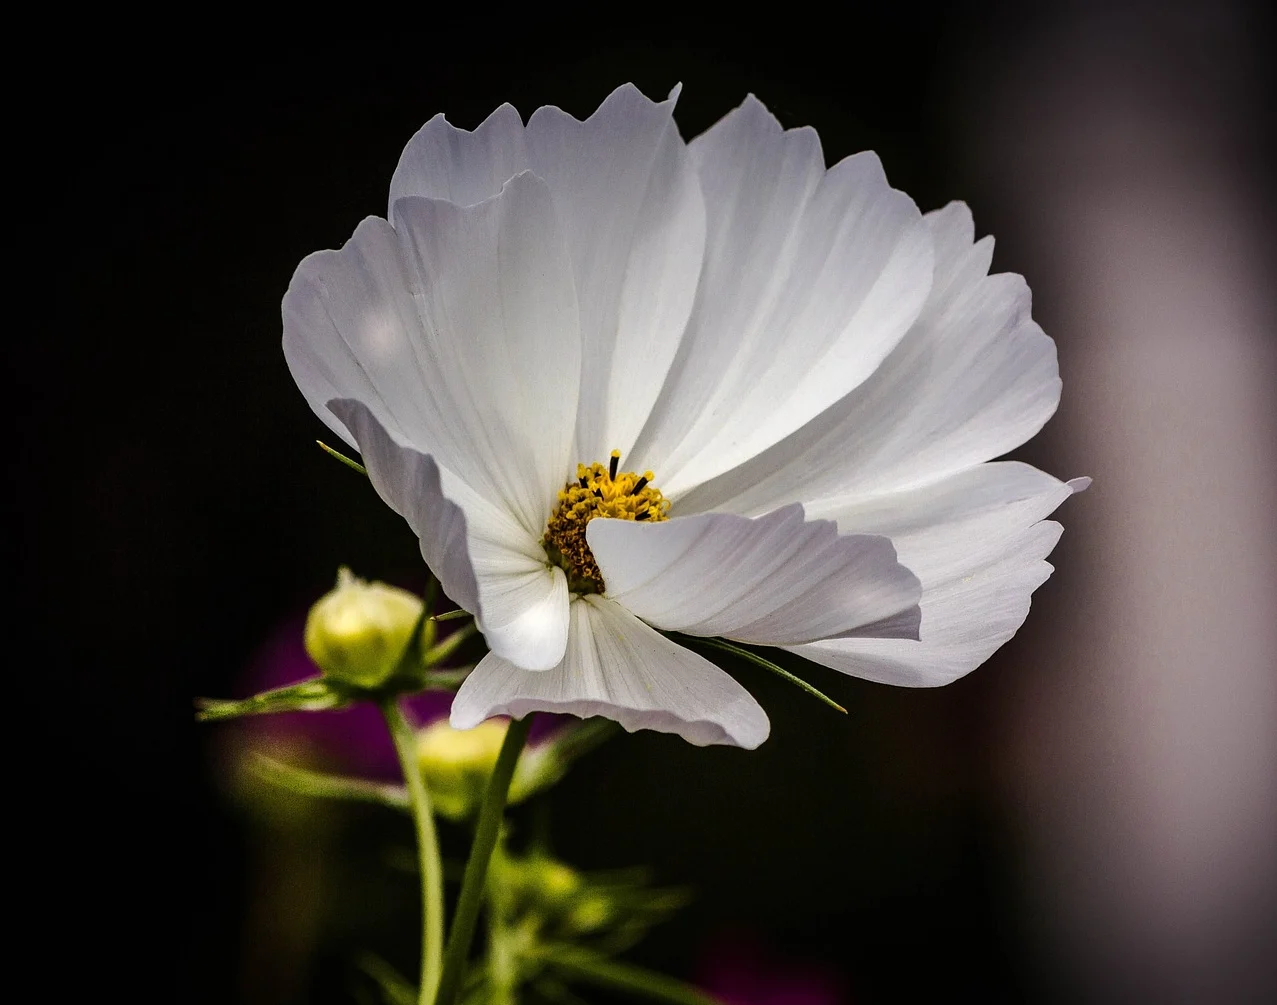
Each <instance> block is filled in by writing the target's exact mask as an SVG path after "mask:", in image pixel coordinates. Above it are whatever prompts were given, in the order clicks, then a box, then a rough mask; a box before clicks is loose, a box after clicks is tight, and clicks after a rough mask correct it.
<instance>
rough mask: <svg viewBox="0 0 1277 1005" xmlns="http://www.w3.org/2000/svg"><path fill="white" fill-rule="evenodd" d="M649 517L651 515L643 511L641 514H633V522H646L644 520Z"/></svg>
mask: <svg viewBox="0 0 1277 1005" xmlns="http://www.w3.org/2000/svg"><path fill="white" fill-rule="evenodd" d="M651 515H652V514H651V513H649V512H648V511H647V510H644V511H643V512H642V513H635V514H634V519H635V520H646V519H647V518H648V517H650V516H651Z"/></svg>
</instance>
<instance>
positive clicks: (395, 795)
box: [252, 754, 408, 810]
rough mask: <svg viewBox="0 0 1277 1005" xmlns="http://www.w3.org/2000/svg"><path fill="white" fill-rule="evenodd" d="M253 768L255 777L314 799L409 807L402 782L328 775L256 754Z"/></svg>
mask: <svg viewBox="0 0 1277 1005" xmlns="http://www.w3.org/2000/svg"><path fill="white" fill-rule="evenodd" d="M252 770H253V773H254V774H255V775H257V777H259V778H261V779H263V780H264V781H267V782H270V783H271V784H272V785H277V786H279V787H280V788H281V789H287V790H288V791H289V792H296V793H297V794H298V795H303V796H311V797H313V798H315V799H343V800H348V801H353V802H359V803H375V804H377V805H378V806H389V807H391V808H392V809H396V810H406V809H408V790H407V789H405V788H404V787H403V786H402V785H391V784H388V783H384V782H370V781H368V780H366V779H363V778H349V777H345V776H342V775H329V774H325V773H324V772H322V771H310V770H308V769H306V768H299V767H297V766H296V765H292V764H287V763H285V762H284V761H277V760H276V759H275V758H273V757H267V756H266V755H265V754H257V755H255V756H254V757H253V760H252Z"/></svg>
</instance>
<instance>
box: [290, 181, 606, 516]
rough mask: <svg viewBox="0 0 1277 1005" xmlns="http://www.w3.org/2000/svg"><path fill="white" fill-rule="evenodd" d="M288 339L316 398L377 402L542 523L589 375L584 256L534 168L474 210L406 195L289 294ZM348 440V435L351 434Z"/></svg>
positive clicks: (565, 470)
mask: <svg viewBox="0 0 1277 1005" xmlns="http://www.w3.org/2000/svg"><path fill="white" fill-rule="evenodd" d="M284 352H285V356H286V358H287V360H288V364H289V368H290V369H291V370H292V373H293V377H294V379H296V381H297V383H298V385H299V387H301V389H302V392H303V393H304V394H305V395H306V397H307V400H308V401H309V402H310V404H311V407H312V408H314V409H315V411H316V413H317V414H319V415H320V417H321V418H323V419H324V420H325V421H327V422H328V423H329V425H331V426H333V428H334V429H336V430H337V431H338V432H339V433H340V434H341V435H342V436H343V437H346V436H347V434H346V432H345V430H344V427H342V426H341V424H340V423H339V422H337V421H336V420H335V419H334V418H333V416H332V415H331V413H329V412H328V410H327V408H326V407H325V406H326V404H327V402H328V401H330V400H332V399H334V398H353V399H356V400H359V401H363V402H364V403H365V404H367V405H368V406H369V408H370V409H371V411H372V412H373V414H374V415H375V416H376V417H377V419H378V421H380V422H381V423H382V424H383V425H385V426H386V428H387V429H388V430H389V431H390V432H391V433H393V434H395V435H396V436H398V437H399V438H401V439H402V441H403V442H406V443H409V444H411V445H412V446H413V447H415V448H417V449H418V450H419V451H421V452H422V453H426V454H429V455H431V456H432V457H434V459H435V460H436V462H437V463H438V464H439V465H440V466H441V467H443V468H446V469H447V470H449V471H451V472H453V473H455V474H456V475H457V476H458V477H459V478H461V480H462V481H464V482H465V483H466V485H468V486H469V487H470V488H472V489H473V490H474V491H475V492H476V493H478V494H479V495H480V496H482V497H483V498H484V499H486V500H488V501H490V502H492V503H494V504H496V505H499V506H500V507H502V508H504V509H505V510H506V511H507V512H508V513H510V514H511V515H513V516H514V517H515V519H516V520H517V521H518V522H519V523H520V525H521V526H522V527H523V528H524V531H525V532H526V534H527V535H529V536H531V537H533V538H535V537H539V536H540V534H541V532H542V531H543V529H544V526H545V520H546V517H547V516H548V514H549V512H550V509H551V507H552V506H553V503H554V500H555V494H556V492H557V491H558V490H559V489H560V488H561V487H562V485H563V482H564V480H565V479H566V477H567V476H568V474H569V470H570V463H571V454H572V436H573V427H574V424H575V419H576V403H577V401H576V399H577V390H578V384H579V378H580V354H581V345H580V332H579V329H578V325H577V312H576V298H575V292H574V289H573V285H572V269H571V264H570V262H569V260H568V256H567V252H566V250H565V248H564V245H563V242H562V240H561V239H560V237H559V234H558V228H557V224H556V222H555V216H554V207H553V203H552V202H551V199H550V194H549V191H548V190H547V189H546V187H545V184H544V183H543V182H541V181H539V180H538V179H536V178H535V177H533V176H532V175H530V174H526V173H525V174H521V175H518V176H516V177H515V178H513V179H512V180H511V181H510V182H508V183H507V184H506V186H505V187H504V188H503V189H502V191H501V194H500V195H499V196H497V197H495V198H493V199H490V200H488V201H486V202H483V203H479V204H478V205H475V206H471V207H468V208H460V207H458V206H456V205H454V204H452V203H448V202H439V201H433V200H428V199H423V198H419V197H406V198H401V199H399V200H397V201H396V203H395V213H394V219H393V227H392V226H391V225H390V224H388V223H386V222H385V221H382V220H366V221H364V223H362V224H361V225H360V226H359V228H358V229H357V230H356V232H355V236H354V237H353V238H352V239H351V240H350V241H349V242H348V243H347V244H346V245H345V247H343V248H342V249H341V250H340V251H327V252H320V253H318V254H316V255H311V256H310V257H309V258H307V259H306V260H305V261H303V262H302V264H301V266H299V268H298V270H297V273H296V275H294V277H293V282H292V285H291V286H290V287H289V290H288V294H287V295H286V296H285V298H284ZM348 442H349V439H348Z"/></svg>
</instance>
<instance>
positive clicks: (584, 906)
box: [564, 893, 616, 933]
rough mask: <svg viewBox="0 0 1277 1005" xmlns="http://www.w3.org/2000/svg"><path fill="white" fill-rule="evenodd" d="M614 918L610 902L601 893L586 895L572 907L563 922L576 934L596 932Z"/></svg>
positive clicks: (614, 913)
mask: <svg viewBox="0 0 1277 1005" xmlns="http://www.w3.org/2000/svg"><path fill="white" fill-rule="evenodd" d="M615 916H616V912H615V910H613V908H612V902H611V901H610V900H608V898H607V897H605V896H604V895H603V894H601V893H588V894H586V895H585V896H583V897H581V898H580V899H579V900H578V901H577V902H576V903H575V904H573V905H572V908H571V910H569V911H568V914H567V917H566V919H564V920H565V921H566V922H567V924H568V926H569V927H570V928H572V929H575V930H576V931H578V932H583V933H584V932H597V931H598V930H599V929H600V928H603V927H604V926H605V925H607V923H608V922H610V921H611V920H612V919H613V918H614V917H615Z"/></svg>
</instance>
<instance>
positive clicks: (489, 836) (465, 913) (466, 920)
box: [423, 714, 532, 1005]
mask: <svg viewBox="0 0 1277 1005" xmlns="http://www.w3.org/2000/svg"><path fill="white" fill-rule="evenodd" d="M531 724H532V715H531V714H529V715H526V716H524V717H523V718H522V719H519V720H515V721H513V722H511V723H510V727H509V729H507V730H506V734H505V740H504V742H502V744H501V753H500V754H499V755H498V756H497V764H496V767H495V768H493V769H492V777H491V778H490V779H489V780H488V788H487V791H486V792H484V794H483V806H482V807H480V809H479V823H478V825H477V826H476V827H475V832H474V844H472V845H471V846H470V857H469V858H468V859H467V860H466V872H465V877H464V878H463V879H462V881H461V896H460V897H459V898H458V899H457V910H456V914H455V915H454V916H453V919H452V931H451V932H449V933H448V949H447V952H446V953H445V954H444V960H443V976H442V978H440V981H439V997H438V998H437V999H436V1005H453V1001H454V1000H455V999H456V997H457V992H458V991H459V990H460V989H461V980H462V978H463V977H464V976H465V968H466V957H467V956H468V955H469V953H470V942H471V940H472V939H473V938H474V928H475V923H476V922H477V921H478V920H479V905H480V904H481V903H482V902H483V887H484V882H485V880H486V879H487V875H488V863H489V862H490V861H491V860H492V851H493V849H494V848H496V846H497V835H498V834H499V833H500V830H501V819H502V816H503V815H504V813H505V801H506V794H507V793H508V792H509V790H510V779H511V778H513V777H514V768H515V765H516V764H518V763H519V754H520V753H521V752H522V751H523V745H524V743H526V742H527V739H528V727H529V726H530V725H531ZM423 1001H424V999H423Z"/></svg>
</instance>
